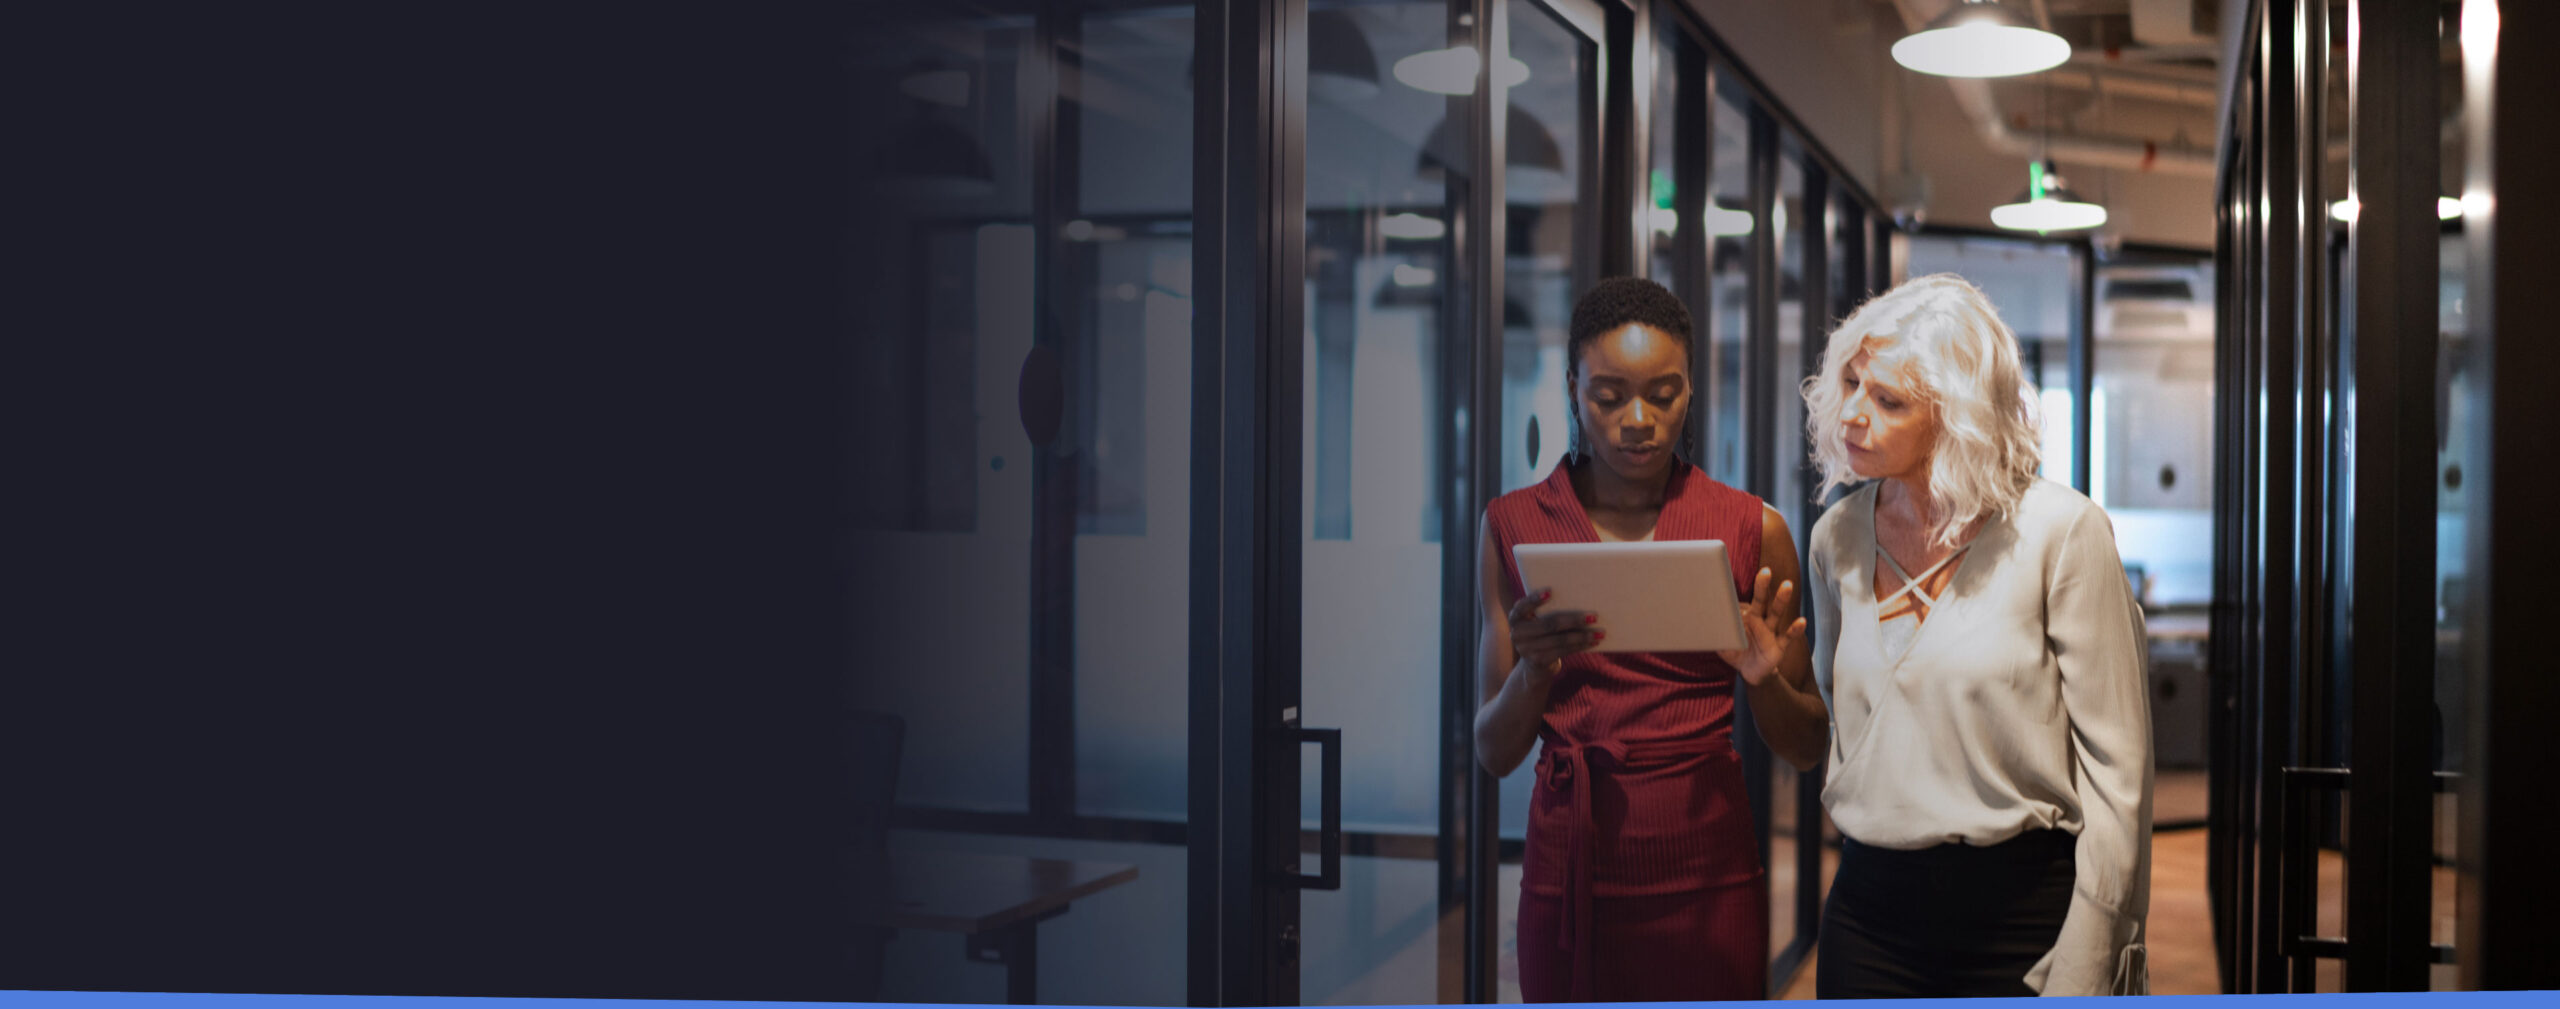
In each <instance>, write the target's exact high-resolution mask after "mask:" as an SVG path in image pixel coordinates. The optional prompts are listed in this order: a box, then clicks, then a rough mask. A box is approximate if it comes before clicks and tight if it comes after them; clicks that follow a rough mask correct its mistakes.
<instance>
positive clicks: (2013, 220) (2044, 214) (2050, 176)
mask: <svg viewBox="0 0 2560 1009" xmlns="http://www.w3.org/2000/svg"><path fill="white" fill-rule="evenodd" d="M1991 223H1993V224H1997V225H1999V226H2001V227H2003V228H2007V229H2009V230H2011V231H2032V232H2035V233H2037V234H2044V233H2046V232H2052V231H2078V230H2080V229H2082V228H2094V227H2097V226H2098V225H2101V224H2105V223H2107V208H2105V207H2102V206H2099V205H2098V204H2095V203H2091V202H2088V201H2087V200H2083V199H2081V198H2080V194H2078V193H2075V192H2072V191H2071V189H2070V188H2069V187H2067V186H2064V185H2063V184H2062V176H2060V175H2058V174H2056V173H2055V172H2054V170H2053V162H2050V161H2038V162H2034V163H2032V164H2029V165H2028V166H2027V190H2026V192H2024V193H2021V194H2019V195H2018V199H2017V201H2016V202H2013V203H2005V204H2002V205H2000V206H1997V207H1993V208H1991Z"/></svg>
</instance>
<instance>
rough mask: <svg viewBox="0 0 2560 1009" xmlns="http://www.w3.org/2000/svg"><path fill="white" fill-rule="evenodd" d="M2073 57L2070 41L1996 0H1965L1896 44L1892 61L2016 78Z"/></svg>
mask: <svg viewBox="0 0 2560 1009" xmlns="http://www.w3.org/2000/svg"><path fill="white" fill-rule="evenodd" d="M2070 58H2071V43H2069V42H2065V41H2063V39H2062V36H2060V35H2056V34H2054V33H2052V32H2049V31H2045V30H2043V29H2041V28H2037V27H2035V26H2034V25H2031V24H2028V23H2027V20H2026V19H2025V18H2023V17H2020V16H2019V15H2018V13H2017V12H2015V11H2012V10H2010V9H2008V8H2006V7H2002V6H2000V5H1999V4H1998V3H1996V2H1993V0H1962V2H1960V3H1957V4H1956V5H1955V6H1953V7H1949V8H1947V12H1946V13H1944V14H1940V15H1938V16H1937V17H1935V18H1933V19H1931V20H1930V21H1929V23H1928V24H1926V25H1922V26H1921V27H1920V30H1919V31H1916V32H1913V33H1911V34H1909V35H1906V36H1904V37H1903V39H1902V41H1900V42H1896V43H1894V44H1893V61H1894V62H1896V63H1900V64H1902V65H1903V66H1905V67H1909V68H1911V69H1913V70H1916V71H1919V72H1921V73H1924V74H1935V75H1937V76H1940V77H2016V76H2018V75H2020V74H2031V73H2035V72H2036V71H2039V70H2049V69H2052V68H2053V67H2056V66H2059V65H2061V63H2062V61H2064V60H2067V59H2070Z"/></svg>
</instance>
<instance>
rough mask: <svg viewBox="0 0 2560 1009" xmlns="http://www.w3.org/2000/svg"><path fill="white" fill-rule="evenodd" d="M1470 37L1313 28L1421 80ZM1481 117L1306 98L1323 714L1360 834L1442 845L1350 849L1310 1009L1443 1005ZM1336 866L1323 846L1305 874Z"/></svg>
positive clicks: (1310, 799)
mask: <svg viewBox="0 0 2560 1009" xmlns="http://www.w3.org/2000/svg"><path fill="white" fill-rule="evenodd" d="M1319 20H1321V21H1323V22H1325V23H1326V26H1327V27H1326V28H1325V30H1323V31H1317V30H1314V26H1315V23H1316V22H1317V21H1319ZM1449 32H1450V27H1449V14H1448V8H1447V6H1446V4H1444V3H1439V2H1408V3H1376V4H1362V5H1358V6H1350V7H1341V8H1331V9H1321V10H1317V11H1315V12H1313V13H1311V14H1310V31H1309V39H1308V54H1307V58H1308V61H1309V64H1310V66H1311V67H1317V66H1329V67H1346V68H1347V67H1352V66H1366V65H1371V64H1386V65H1396V66H1399V67H1401V66H1404V65H1406V64H1402V63H1400V62H1399V61H1400V60H1406V59H1410V58H1411V57H1412V56H1413V55H1414V54H1421V53H1427V52H1446V51H1447V50H1448V48H1449V46H1450V42H1451V40H1450V37H1449ZM1467 52H1468V55H1470V56H1472V54H1473V50H1472V49H1470V50H1468V51H1467ZM1364 53H1374V54H1375V56H1374V58H1373V59H1364V58H1363V56H1364ZM1398 72H1399V73H1401V72H1402V71H1401V70H1399V71H1398ZM1464 107H1465V106H1464V104H1463V103H1452V102H1451V101H1450V100H1449V99H1448V98H1447V97H1445V96H1444V95H1443V94H1435V93H1432V92H1430V91H1426V90H1422V89H1419V88H1416V87H1410V86H1406V85H1405V84H1402V83H1395V82H1389V83H1387V84H1386V85H1385V86H1384V87H1381V88H1377V89H1375V90H1374V91H1364V90H1361V89H1356V88H1351V87H1335V88H1331V89H1328V90H1326V91H1322V92H1318V91H1316V90H1315V89H1312V88H1311V89H1310V94H1309V97H1308V102H1307V118H1306V131H1307V133H1306V159H1307V160H1306V166H1307V168H1306V214H1307V216H1306V260H1305V264H1306V265H1305V272H1306V290H1305V299H1306V301H1305V305H1306V311H1305V317H1306V351H1305V352H1306V359H1305V372H1304V374H1305V390H1304V397H1305V398H1304V400H1303V404H1304V419H1303V424H1304V426H1303V428H1302V430H1301V435H1302V437H1303V442H1302V444H1303V445H1304V464H1303V465H1304V489H1303V492H1302V493H1303V495H1304V496H1303V499H1302V501H1303V507H1304V512H1305V518H1304V520H1303V528H1302V530H1301V533H1300V535H1301V536H1302V540H1301V543H1300V548H1299V549H1300V563H1301V565H1302V567H1301V572H1302V579H1303V587H1302V594H1301V597H1300V616H1301V619H1302V624H1301V634H1300V638H1299V645H1300V649H1301V652H1300V655H1301V662H1300V675H1301V683H1302V690H1303V693H1302V700H1301V702H1300V703H1301V705H1302V708H1303V711H1304V714H1303V716H1302V721H1303V723H1304V724H1306V725H1310V726H1321V727H1326V728H1339V729H1341V730H1342V747H1343V752H1342V762H1343V763H1342V767H1343V773H1342V785H1343V795H1342V825H1343V829H1344V830H1345V831H1346V832H1350V833H1353V834H1375V835H1380V836H1386V837H1403V838H1408V839H1414V840H1417V841H1422V842H1424V843H1423V844H1422V845H1421V850H1422V851H1423V852H1425V854H1424V855H1422V856H1421V857H1414V856H1413V855H1412V854H1410V853H1409V852H1406V853H1398V854H1397V855H1396V856H1395V857H1387V856H1382V855H1346V856H1345V857H1344V859H1343V884H1342V889H1340V890H1335V891H1305V892H1302V893H1301V894H1300V895H1299V908H1300V911H1299V934H1300V935H1301V937H1302V939H1301V942H1302V946H1301V952H1300V958H1299V997H1300V998H1301V1000H1303V1001H1304V1002H1306V1003H1307V1004H1310V1005H1317V1004H1351V1005H1379V1004H1411V1003H1422V1002H1436V1001H1440V1000H1441V995H1442V993H1441V991H1440V988H1439V984H1440V978H1441V973H1442V972H1441V970H1440V967H1439V958H1440V945H1441V935H1440V921H1439V918H1440V913H1439V899H1440V897H1439V889H1438V887H1439V882H1438V881H1439V877H1438V874H1437V872H1436V868H1437V864H1436V862H1435V861H1434V860H1433V859H1432V858H1431V857H1430V856H1429V854H1428V852H1429V851H1431V850H1432V849H1431V847H1430V845H1429V844H1428V839H1429V838H1430V837H1431V836H1432V835H1433V834H1435V833H1436V832H1437V831H1438V829H1439V800H1440V773H1441V768H1440V725H1441V714H1440V713H1441V710H1442V701H1441V692H1440V691H1441V679H1440V669H1441V649H1440V634H1439V626H1440V620H1441V604H1442V584H1441V551H1442V539H1443V537H1442V535H1441V523H1442V521H1443V513H1442V505H1441V503H1440V502H1439V500H1438V499H1437V497H1436V495H1437V494H1438V492H1439V474H1441V473H1442V472H1443V471H1444V470H1443V466H1444V465H1445V461H1444V459H1443V456H1444V453H1445V452H1446V451H1447V448H1448V445H1449V432H1448V431H1447V430H1446V429H1445V425H1446V418H1445V417H1444V416H1443V414H1444V413H1445V412H1446V411H1445V410H1444V409H1443V407H1442V406H1441V404H1442V402H1443V399H1442V390H1441V373H1442V369H1441V362H1442V347H1443V346H1444V345H1445V342H1444V336H1445V334H1446V327H1447V326H1449V325H1450V324H1451V322H1452V320H1453V315H1452V313H1451V304H1452V302H1451V299H1452V297H1453V291H1454V288H1453V286H1452V280H1453V279H1454V277H1455V275H1456V274H1457V272H1458V264H1456V263H1455V262H1453V261H1452V260H1451V258H1450V251H1451V245H1450V237H1451V235H1452V233H1453V231H1454V229H1453V228H1452V227H1451V222H1453V221H1455V220H1457V219H1458V217H1457V215H1459V214H1460V213H1461V212H1463V210H1464V207H1465V200H1466V193H1467V191H1468V183H1469V180H1470V179H1471V178H1472V177H1473V175H1474V173H1473V171H1472V170H1471V168H1470V166H1469V163H1468V161H1467V157H1466V150H1467V146H1466V144H1465V143H1464V138H1465V132H1464V129H1463V127H1464V120H1463V119H1456V120H1453V119H1452V118H1451V116H1450V112H1451V110H1452V109H1453V108H1459V109H1463V108H1464ZM1426 137H1429V138H1432V139H1431V140H1429V141H1426V140H1425V139H1424V138H1426ZM1427 148H1428V150H1427ZM1426 162H1428V165H1429V167H1428V170H1425V168H1424V165H1425V163H1426ZM1468 518H1470V519H1472V516H1468ZM1466 545H1467V546H1472V545H1473V544H1472V542H1471V541H1468V542H1467V543H1466ZM1469 598H1470V599H1472V598H1473V597H1472V595H1470V596H1469ZM1301 762H1302V774H1301V776H1300V781H1301V783H1302V788H1301V802H1300V809H1301V810H1302V814H1303V826H1304V828H1305V829H1307V830H1310V831H1312V830H1314V829H1316V828H1317V827H1318V826H1319V820H1318V815H1319V811H1320V808H1321V807H1320V802H1321V791H1320V789H1321V780H1322V779H1321V778H1320V777H1319V775H1318V771H1319V765H1318V763H1317V750H1316V748H1315V747H1313V746H1309V747H1306V748H1305V749H1304V751H1303V752H1302V754H1301ZM1317 869H1318V865H1317V856H1316V855H1315V854H1313V853H1309V854H1307V855H1306V856H1305V859H1304V865H1303V868H1302V871H1304V872H1308V873H1314V872H1316V871H1317Z"/></svg>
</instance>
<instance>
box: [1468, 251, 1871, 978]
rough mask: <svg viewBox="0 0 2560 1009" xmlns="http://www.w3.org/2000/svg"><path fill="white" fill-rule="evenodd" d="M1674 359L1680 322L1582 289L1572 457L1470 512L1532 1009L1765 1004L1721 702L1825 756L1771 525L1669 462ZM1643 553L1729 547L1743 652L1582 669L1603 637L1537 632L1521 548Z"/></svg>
mask: <svg viewBox="0 0 2560 1009" xmlns="http://www.w3.org/2000/svg"><path fill="white" fill-rule="evenodd" d="M1689 340H1690V325H1689V312H1688V310H1687V309H1686V308H1684V307H1682V305H1681V304H1680V300H1679V299H1678V298H1677V297H1674V296H1673V295H1672V294H1671V292H1669V291H1667V290H1664V289H1663V288H1662V286H1661V285H1659V284H1655V283H1653V282H1651V281H1646V280H1636V279H1630V278H1620V279H1613V280H1607V281H1603V282H1601V283H1600V284H1598V285H1597V286H1595V287H1593V288H1592V290H1591V291H1590V293H1588V294H1585V295H1584V296H1583V297H1582V299H1581V301H1579V302H1578V303H1577V304H1575V306H1574V311H1573V326H1572V333H1571V337H1570V339H1569V342H1568V344H1567V346H1566V351H1565V356H1566V361H1567V362H1568V363H1567V365H1566V371H1565V383H1566V386H1567V390H1568V399H1569V400H1570V401H1571V402H1572V403H1573V405H1574V419H1575V423H1574V436H1575V447H1574V449H1573V450H1572V451H1571V452H1570V453H1568V454H1567V455H1566V457H1565V459H1564V461H1562V462H1560V463H1558V464H1557V466H1556V469H1555V472H1554V473H1552V474H1550V475H1549V476H1548V477H1547V479H1546V480H1545V481H1543V482H1541V483H1539V484H1537V485H1535V486H1531V487H1527V488H1524V489H1521V490H1518V491H1514V492H1512V493H1509V494H1505V495H1503V496H1502V497H1500V498H1499V499H1496V500H1495V501H1494V502H1493V505H1492V506H1491V507H1490V508H1488V509H1486V511H1485V517H1484V527H1483V529H1484V532H1483V542H1482V546H1481V551H1482V557H1481V560H1480V570H1482V572H1483V578H1484V585H1483V598H1484V608H1485V617H1486V621H1485V634H1484V639H1483V642H1482V645H1481V648H1480V649H1479V652H1478V656H1477V664H1478V671H1479V676H1480V678H1481V680H1482V682H1483V685H1484V706H1483V707H1482V708H1480V709H1479V710H1478V711H1477V713H1476V724H1475V746H1476V759H1477V760H1478V761H1479V762H1481V763H1482V764H1483V765H1484V767H1485V769H1486V770H1488V771H1491V772H1492V773H1493V774H1495V775H1496V776H1502V775H1508V774H1510V773H1511V772H1512V771H1513V770H1515V769H1517V768H1518V767H1519V766H1520V764H1521V762H1522V761H1523V760H1525V759H1526V758H1527V757H1528V756H1529V750H1530V747H1531V745H1532V744H1533V743H1535V744H1540V747H1541V749H1540V754H1539V759H1538V762H1537V776H1538V782H1537V788H1536V790H1535V791H1534V793H1533V795H1534V798H1533V799H1532V800H1531V803H1530V808H1529V837H1528V850H1527V858H1526V861H1525V865H1524V866H1523V873H1522V876H1521V881H1520V934H1519V963H1520V991H1521V994H1522V995H1523V996H1524V997H1525V998H1527V1000H1529V1001H1531V1002H1560V1001H1574V1002H1592V1001H1600V1002H1624V1001H1696V1000H1725V999H1760V998H1766V997H1767V988H1768V962H1769V927H1768V908H1769V901H1768V884H1767V879H1766V877H1765V874H1764V872H1763V870H1762V868H1761V866H1760V859H1759V853H1758V845H1757V841H1756V838H1755V835H1754V833H1753V830H1752V824H1751V810H1750V804H1749V799H1748V797H1747V793H1746V792H1745V791H1744V786H1743V777H1742V766H1741V763H1740V760H1739V759H1738V757H1737V756H1736V754H1735V752H1734V748H1733V735H1732V732H1733V710H1734V692H1735V690H1737V689H1748V690H1749V691H1750V692H1751V710H1752V713H1753V716H1754V721H1755V722H1756V723H1757V725H1758V726H1759V729H1760V734H1761V736H1762V738H1764V739H1766V740H1768V743H1769V747H1770V749H1772V750H1774V751H1776V752H1777V754H1778V755H1779V756H1780V757H1781V758H1784V759H1785V760H1786V761H1787V762H1788V763H1791V764H1794V765H1796V766H1797V767H1799V768H1810V767H1812V766H1813V765H1814V764H1816V763H1818V762H1820V761H1821V759H1822V758H1823V756H1824V754H1825V753H1826V752H1827V751H1828V749H1829V746H1830V741H1829V734H1830V729H1829V718H1828V715H1827V713H1826V712H1825V710H1824V708H1823V705H1822V699H1821V695H1820V694H1819V693H1818V692H1816V690H1815V688H1814V683H1813V675H1812V670H1811V664H1810V653H1809V650H1808V648H1807V646H1806V644H1805V638H1804V622H1803V621H1802V620H1800V619H1797V617H1796V595H1797V593H1796V586H1795V583H1796V581H1797V579H1798V568H1797V561H1796V547H1795V540H1794V537H1793V536H1791V535H1790V534H1789V532H1788V530H1787V523H1786V520H1785V518H1783V517H1782V516H1780V515H1779V514H1778V512H1777V511H1776V510H1774V509H1770V508H1767V507H1765V506H1763V505H1762V504H1761V502H1760V499H1758V498H1756V497H1753V496H1751V495H1749V494H1745V493H1743V492H1741V491H1738V490H1735V489H1733V488H1731V487H1728V486H1725V485H1724V484H1721V483H1717V482H1716V481H1715V480H1713V479H1710V478H1709V477H1708V476H1707V475H1706V474H1705V473H1702V472H1700V471H1699V470H1698V468H1697V467H1696V466H1694V465H1691V464H1690V463H1689V461H1688V460H1686V459H1684V458H1681V457H1680V456H1678V455H1675V454H1673V452H1672V451H1671V448H1672V446H1673V445H1674V444H1676V443H1677V442H1678V441H1679V440H1680V436H1681V432H1682V431H1683V430H1685V428H1684V426H1683V425H1684V424H1685V423H1686V421H1687V419H1688V413H1689V405H1690V401H1691V400H1690V396H1691V392H1692V386H1691V384H1690V380H1689ZM1652 539H1664V540H1679V539H1716V540H1723V541H1724V542H1725V544H1726V548H1727V549H1726V554H1727V556H1728V557H1729V558H1731V560H1732V563H1733V578H1734V586H1735V588H1736V589H1737V591H1738V593H1739V595H1740V596H1741V598H1743V599H1744V600H1746V602H1745V603H1744V604H1743V607H1742V609H1743V618H1744V619H1743V624H1744V626H1745V627H1746V628H1748V629H1749V631H1750V636H1751V642H1750V644H1748V645H1747V646H1745V647H1743V648H1741V649H1737V650H1735V651H1731V652H1718V653H1707V652H1694V653H1624V652H1597V651H1593V649H1594V648H1595V647H1598V646H1599V645H1600V644H1601V643H1602V642H1603V641H1605V640H1606V637H1607V634H1608V629H1609V615H1608V614H1606V613H1585V612H1578V611H1577V612H1566V611H1556V612H1541V611H1540V606H1541V605H1542V604H1543V603H1544V602H1545V597H1544V594H1543V590H1542V589H1541V588H1540V587H1539V586H1529V585H1522V584H1520V575H1519V571H1518V570H1517V569H1516V568H1515V567H1514V566H1513V564H1512V554H1511V550H1512V548H1513V547H1515V546H1518V545H1519V544H1522V543H1592V542H1601V541H1612V540H1652ZM1773 582H1774V583H1775V586H1776V591H1775V592H1774V593H1773V592H1771V587H1772V584H1773ZM1737 684H1740V685H1741V686H1740V687H1737Z"/></svg>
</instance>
